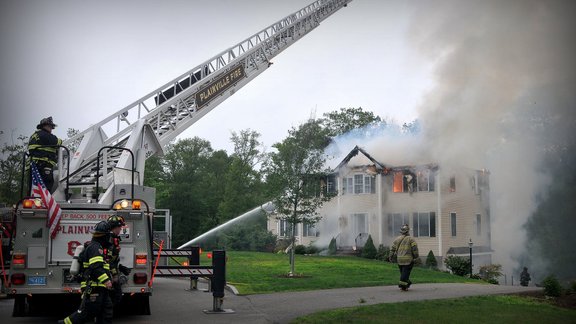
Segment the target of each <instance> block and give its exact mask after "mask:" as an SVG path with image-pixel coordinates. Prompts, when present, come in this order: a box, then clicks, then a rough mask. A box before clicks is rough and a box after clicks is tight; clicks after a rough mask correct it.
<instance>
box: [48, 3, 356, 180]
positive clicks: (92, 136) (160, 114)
mask: <svg viewBox="0 0 576 324" xmlns="http://www.w3.org/2000/svg"><path fill="white" fill-rule="evenodd" d="M351 1H352V0H319V1H315V2H313V3H312V4H310V5H308V6H306V7H304V8H302V9H300V10H298V11H296V12H294V13H292V14H291V15H289V16H286V17H285V18H283V19H281V20H279V21H277V22H275V23H274V24H272V25H270V26H268V27H266V28H264V29H263V30H261V31H259V32H258V33H256V34H254V35H252V36H250V37H249V38H247V39H245V40H244V41H242V42H240V43H238V44H236V45H234V46H232V47H230V48H228V49H226V50H225V51H223V52H221V53H220V54H218V55H216V56H214V57H212V58H210V59H209V60H207V61H205V62H203V63H201V64H200V65H198V66H196V67H194V68H193V69H191V70H189V71H188V72H186V73H184V74H182V75H180V76H178V77H177V78H175V79H173V80H171V81H170V82H168V83H166V84H164V85H163V86H161V87H160V88H158V89H156V90H154V91H152V92H150V93H148V94H147V95H145V96H144V97H142V98H140V99H139V100H137V101H135V102H133V103H131V104H130V105H128V106H126V107H125V108H123V109H120V110H119V111H118V112H116V113H114V114H112V115H110V116H108V117H106V118H104V119H103V120H102V121H100V122H99V123H97V124H95V125H93V126H91V127H90V128H88V129H87V130H85V131H83V132H81V133H79V134H77V135H76V136H74V137H72V138H70V139H68V140H66V141H65V143H64V145H65V146H69V145H70V144H71V143H77V142H80V145H79V147H78V149H77V150H76V152H73V153H71V154H72V162H71V163H70V165H69V166H67V165H62V166H59V167H60V170H65V168H70V178H71V179H70V183H71V184H76V185H90V184H93V183H94V182H95V178H96V176H102V172H101V173H100V174H99V175H97V174H96V170H97V166H96V161H97V152H98V150H99V148H100V147H103V146H118V147H124V146H125V145H126V143H127V142H128V138H129V137H130V136H131V135H132V134H134V133H135V132H137V131H138V130H136V128H137V127H140V126H139V125H142V124H146V125H150V127H151V130H152V131H153V133H154V135H155V136H156V137H157V139H158V142H159V144H160V146H161V147H165V146H166V145H167V144H168V143H169V142H170V141H171V140H173V139H174V138H175V137H176V136H178V135H179V134H181V133H182V132H183V131H184V130H185V129H187V128H188V127H190V126H191V125H192V124H193V123H195V122H196V121H197V120H198V119H200V118H201V117H202V116H203V115H205V114H206V113H208V112H209V111H210V110H212V109H213V108H214V107H216V106H217V105H218V104H219V103H221V102H222V101H224V100H226V99H227V98H228V97H230V96H231V95H232V94H234V93H235V92H236V91H237V90H238V89H240V88H241V87H243V86H244V85H246V84H247V83H249V82H250V81H251V80H252V79H254V78H255V77H256V76H258V75H259V74H260V73H262V72H263V71H264V70H266V69H267V68H268V67H269V66H270V64H271V63H270V59H272V58H273V57H275V56H276V55H278V54H279V53H280V52H282V51H283V50H284V49H286V48H287V47H289V46H290V45H292V44H293V43H294V42H296V41H297V40H299V39H300V38H302V37H303V36H305V35H306V34H307V33H309V32H310V31H311V30H313V29H314V28H316V27H317V26H318V25H319V24H320V22H322V21H323V20H324V19H326V18H328V17H329V16H330V15H332V14H333V13H334V12H336V11H337V10H339V9H340V8H342V7H344V6H346V5H347V4H348V3H349V2H351ZM106 132H108V133H109V134H110V136H108V135H106ZM125 154H126V153H123V152H120V151H115V150H110V151H109V152H108V153H107V156H106V158H105V159H101V160H100V167H99V169H100V170H103V171H104V173H106V172H110V171H111V170H113V169H114V168H116V167H119V168H126V165H119V161H120V160H121V157H122V156H124V155H125ZM145 158H148V156H146V157H145ZM60 161H63V162H62V163H64V161H65V159H60ZM142 170H143V167H142ZM60 174H65V172H61V173H60ZM64 180H65V179H64V178H62V179H61V180H60V182H61V183H62V182H63V181H64Z"/></svg>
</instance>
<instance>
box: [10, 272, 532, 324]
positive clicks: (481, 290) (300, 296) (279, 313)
mask: <svg viewBox="0 0 576 324" xmlns="http://www.w3.org/2000/svg"><path fill="white" fill-rule="evenodd" d="M188 287H189V281H187V280H179V279H166V278H156V279H155V283H154V293H153V296H152V297H151V299H150V303H151V309H152V315H149V316H145V315H142V316H122V317H119V318H115V319H114V323H250V324H257V323H287V322H289V321H290V320H292V319H294V318H296V317H299V316H303V315H307V314H310V313H314V312H317V311H320V310H326V309H334V308H343V307H352V306H361V305H372V304H380V303H395V302H403V301H414V300H425V299H443V298H456V297H464V296H479V295H497V294H510V293H518V292H527V291H533V290H540V289H541V288H537V287H520V286H498V285H480V284H455V283H454V284H414V285H413V286H412V288H411V289H410V290H409V291H407V292H402V291H400V290H399V289H398V288H397V287H395V286H379V287H364V288H344V289H326V290H315V291H306V292H289V293H275V294H262V295H250V296H237V295H234V294H233V293H231V292H230V291H228V290H227V291H226V297H225V298H224V303H223V305H222V309H224V310H232V312H231V313H218V314H207V313H205V312H204V311H205V310H208V311H210V310H212V308H213V299H212V294H211V293H208V292H204V291H202V289H206V288H207V287H206V285H205V284H203V283H199V289H200V290H196V291H189V290H187V289H188ZM12 305H13V300H10V299H0V322H1V323H51V322H52V323H54V322H56V320H58V318H57V317H26V318H14V317H11V314H12Z"/></svg>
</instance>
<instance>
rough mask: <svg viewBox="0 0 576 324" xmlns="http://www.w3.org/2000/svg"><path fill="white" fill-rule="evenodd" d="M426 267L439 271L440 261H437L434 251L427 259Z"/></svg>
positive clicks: (429, 253)
mask: <svg viewBox="0 0 576 324" xmlns="http://www.w3.org/2000/svg"><path fill="white" fill-rule="evenodd" d="M426 267H428V268H430V269H438V261H437V260H436V257H435V256H434V252H432V250H430V252H428V256H427V257H426Z"/></svg>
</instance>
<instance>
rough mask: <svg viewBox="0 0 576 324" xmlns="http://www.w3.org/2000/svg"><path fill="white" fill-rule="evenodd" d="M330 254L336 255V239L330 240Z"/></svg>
mask: <svg viewBox="0 0 576 324" xmlns="http://www.w3.org/2000/svg"><path fill="white" fill-rule="evenodd" d="M328 254H329V255H334V254H336V239H335V238H334V237H333V238H332V239H331V240H330V244H329V245H328Z"/></svg>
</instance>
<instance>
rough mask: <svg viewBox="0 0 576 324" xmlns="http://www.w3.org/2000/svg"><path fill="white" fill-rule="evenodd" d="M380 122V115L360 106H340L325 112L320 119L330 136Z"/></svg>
mask: <svg viewBox="0 0 576 324" xmlns="http://www.w3.org/2000/svg"><path fill="white" fill-rule="evenodd" d="M381 122H382V120H381V119H380V117H378V116H376V115H374V113H373V112H371V111H364V110H363V109H362V107H358V108H340V111H333V112H329V113H325V114H324V118H323V119H322V120H321V123H322V126H323V127H324V128H325V129H326V130H327V132H328V136H331V137H335V136H338V135H342V134H345V133H348V132H349V131H351V130H353V129H361V128H363V127H365V126H368V125H371V124H379V123H381Z"/></svg>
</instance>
